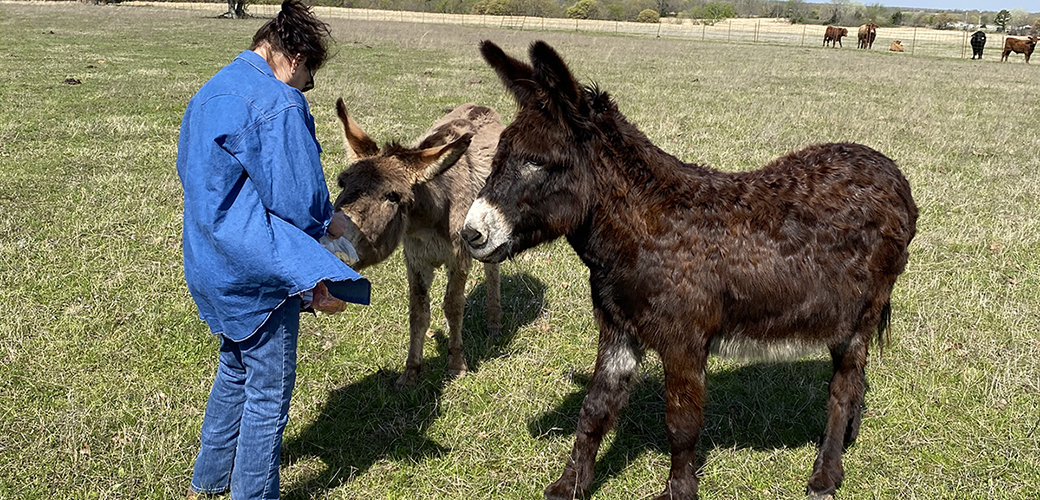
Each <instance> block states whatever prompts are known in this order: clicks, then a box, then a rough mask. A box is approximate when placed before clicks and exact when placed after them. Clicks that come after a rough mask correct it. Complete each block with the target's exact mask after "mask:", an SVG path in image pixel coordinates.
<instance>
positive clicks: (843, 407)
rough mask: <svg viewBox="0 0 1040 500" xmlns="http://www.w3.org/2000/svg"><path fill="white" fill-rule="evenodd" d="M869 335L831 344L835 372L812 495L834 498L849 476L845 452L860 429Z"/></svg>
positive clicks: (815, 468) (814, 496)
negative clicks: (845, 478) (843, 458)
mask: <svg viewBox="0 0 1040 500" xmlns="http://www.w3.org/2000/svg"><path fill="white" fill-rule="evenodd" d="M869 338H870V335H869V333H867V334H865V335H856V336H854V337H852V338H851V339H850V340H849V342H848V343H847V344H842V345H840V346H835V347H831V358H832V360H833V362H834V376H833V377H832V378H831V383H830V396H829V397H828V399H827V427H826V428H825V429H824V433H823V438H822V440H821V442H820V451H819V455H818V456H817V457H816V463H815V464H813V474H812V476H811V477H809V486H808V488H807V493H808V494H809V497H810V498H814V499H817V498H819V499H825V498H833V495H834V492H835V490H837V488H838V487H839V486H841V481H842V479H843V478H844V477H845V469H844V468H843V467H842V464H841V454H842V452H843V451H844V450H845V446H846V445H847V444H849V443H851V442H852V441H853V440H855V438H856V435H857V434H858V433H859V426H860V420H861V418H862V414H863V407H862V405H863V391H864V385H865V376H864V369H865V367H866V365H867V345H868V343H869Z"/></svg>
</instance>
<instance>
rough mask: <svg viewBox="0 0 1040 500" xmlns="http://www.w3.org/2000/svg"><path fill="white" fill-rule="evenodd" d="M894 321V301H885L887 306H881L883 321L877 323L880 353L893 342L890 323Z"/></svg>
mask: <svg viewBox="0 0 1040 500" xmlns="http://www.w3.org/2000/svg"><path fill="white" fill-rule="evenodd" d="M891 321H892V303H891V302H885V306H884V307H882V308H881V321H879V322H878V325H877V344H878V354H879V355H880V354H881V353H883V352H884V351H885V348H886V347H888V345H889V344H890V343H891V342H892V334H891V328H889V323H890V322H891Z"/></svg>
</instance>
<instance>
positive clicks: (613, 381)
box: [545, 311, 643, 500]
mask: <svg viewBox="0 0 1040 500" xmlns="http://www.w3.org/2000/svg"><path fill="white" fill-rule="evenodd" d="M596 316H597V319H600V313H599V311H597V312H596ZM642 355H643V353H642V349H641V348H640V347H639V344H638V341H636V339H635V338H634V337H632V336H631V335H627V334H624V333H622V332H620V331H618V330H617V329H615V328H614V327H613V326H605V325H604V324H603V322H602V320H601V321H600V337H599V351H598V352H597V354H596V370H595V371H594V372H593V374H592V380H591V381H590V382H589V392H588V394H587V395H586V396H585V400H584V402H582V404H581V413H579V414H578V428H577V431H576V433H575V439H574V449H573V450H572V451H571V456H570V458H569V459H568V460H567V465H566V467H564V469H563V475H562V476H560V479H557V480H556V482H554V483H552V484H550V485H549V486H548V487H546V488H545V498H546V499H548V500H563V499H567V500H570V499H572V498H575V497H577V496H580V495H582V494H584V492H585V490H586V489H588V487H589V484H591V483H592V472H593V468H594V465H595V461H596V453H597V452H598V451H599V445H600V443H601V442H602V441H603V435H604V434H606V433H607V432H609V431H610V429H611V428H613V427H614V423H615V420H616V419H617V414H618V411H619V410H620V409H621V407H622V406H624V404H625V403H626V402H627V401H628V392H629V388H630V386H631V384H632V380H633V379H634V378H635V375H636V368H638V366H639V362H640V360H641V359H642Z"/></svg>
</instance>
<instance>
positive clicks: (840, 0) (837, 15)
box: [827, 0, 849, 24]
mask: <svg viewBox="0 0 1040 500" xmlns="http://www.w3.org/2000/svg"><path fill="white" fill-rule="evenodd" d="M848 6H849V0H831V17H830V18H829V19H828V20H827V23H829V24H841V20H842V19H844V17H845V10H846V9H847V8H848Z"/></svg>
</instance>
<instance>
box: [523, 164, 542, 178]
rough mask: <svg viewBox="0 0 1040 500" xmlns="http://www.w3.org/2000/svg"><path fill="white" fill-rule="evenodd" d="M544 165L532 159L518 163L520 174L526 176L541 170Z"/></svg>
mask: <svg viewBox="0 0 1040 500" xmlns="http://www.w3.org/2000/svg"><path fill="white" fill-rule="evenodd" d="M543 168H544V167H543V166H542V165H540V164H538V163H535V162H533V161H526V162H524V164H523V165H520V175H523V176H528V175H531V174H535V173H538V172H541V171H542V169H543Z"/></svg>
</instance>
